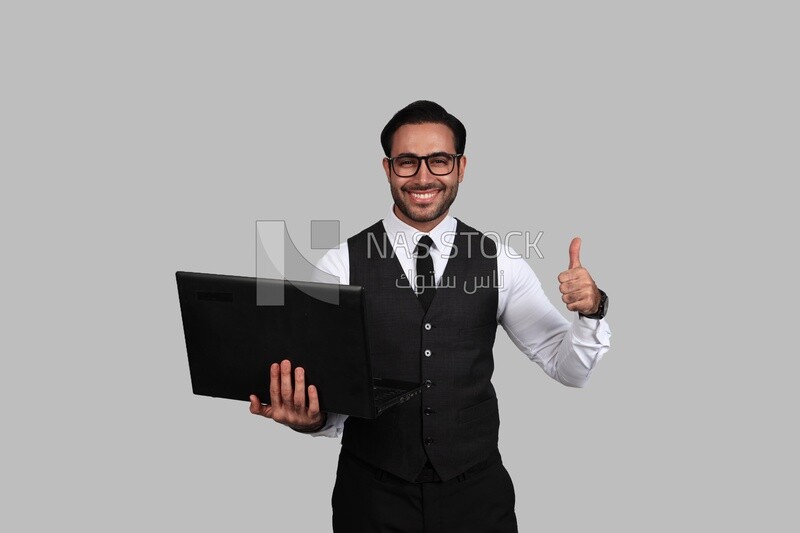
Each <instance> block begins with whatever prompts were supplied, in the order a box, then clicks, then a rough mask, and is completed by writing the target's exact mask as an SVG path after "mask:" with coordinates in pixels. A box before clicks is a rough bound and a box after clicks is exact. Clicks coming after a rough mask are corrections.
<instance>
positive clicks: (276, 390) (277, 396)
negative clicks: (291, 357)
mask: <svg viewBox="0 0 800 533" xmlns="http://www.w3.org/2000/svg"><path fill="white" fill-rule="evenodd" d="M280 383H281V381H280V366H279V365H278V363H272V364H271V365H270V366H269V403H271V404H272V405H274V406H275V407H279V406H280V405H281V385H280Z"/></svg>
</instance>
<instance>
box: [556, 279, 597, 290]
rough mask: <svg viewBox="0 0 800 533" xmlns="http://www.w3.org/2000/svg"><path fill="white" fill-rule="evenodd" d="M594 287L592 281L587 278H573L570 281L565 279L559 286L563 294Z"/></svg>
mask: <svg viewBox="0 0 800 533" xmlns="http://www.w3.org/2000/svg"><path fill="white" fill-rule="evenodd" d="M591 287H592V283H591V281H589V280H588V279H586V278H573V279H571V280H569V281H564V282H562V283H561V284H559V286H558V290H559V291H560V292H561V294H568V293H571V292H578V291H590V290H591Z"/></svg>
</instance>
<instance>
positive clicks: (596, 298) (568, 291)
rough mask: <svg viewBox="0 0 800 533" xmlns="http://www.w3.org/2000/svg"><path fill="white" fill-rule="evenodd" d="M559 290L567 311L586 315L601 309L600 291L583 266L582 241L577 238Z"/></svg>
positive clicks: (571, 245)
mask: <svg viewBox="0 0 800 533" xmlns="http://www.w3.org/2000/svg"><path fill="white" fill-rule="evenodd" d="M558 282H559V286H558V290H559V291H561V300H563V302H564V303H565V304H567V309H569V310H570V311H577V312H578V313H582V314H584V315H591V314H593V313H596V312H597V310H598V308H599V307H600V290H599V289H598V288H597V285H596V284H595V282H594V280H593V279H592V276H590V275H589V271H588V270H586V269H585V268H583V266H581V239H580V237H575V238H574V239H572V242H571V243H570V245H569V267H568V269H567V270H565V271H564V272H562V273H561V274H559V275H558Z"/></svg>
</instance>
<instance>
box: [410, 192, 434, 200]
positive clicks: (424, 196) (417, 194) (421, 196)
mask: <svg viewBox="0 0 800 533" xmlns="http://www.w3.org/2000/svg"><path fill="white" fill-rule="evenodd" d="M435 195H436V192H425V193H420V192H412V193H411V196H413V197H414V198H419V199H421V200H427V199H428V198H433V197H434V196H435Z"/></svg>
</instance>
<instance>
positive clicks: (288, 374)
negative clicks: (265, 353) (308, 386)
mask: <svg viewBox="0 0 800 533" xmlns="http://www.w3.org/2000/svg"><path fill="white" fill-rule="evenodd" d="M281 400H283V403H285V404H289V403H292V363H290V362H289V361H288V360H287V359H284V360H283V361H281Z"/></svg>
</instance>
